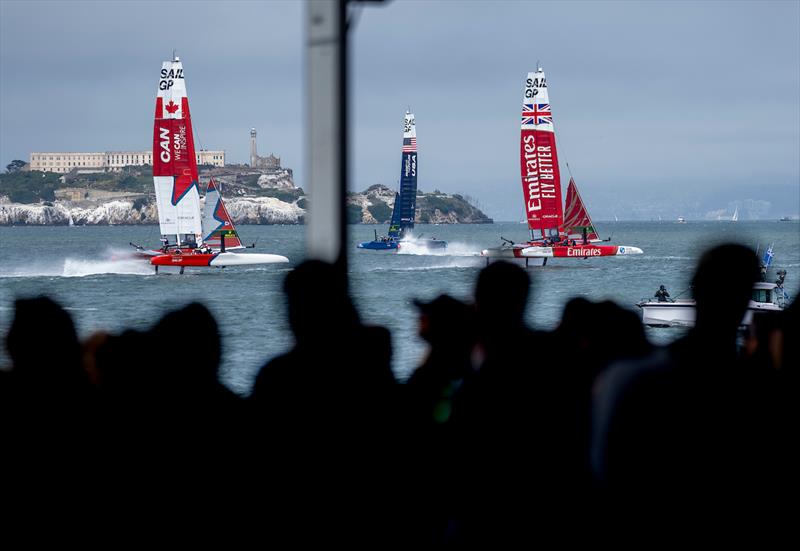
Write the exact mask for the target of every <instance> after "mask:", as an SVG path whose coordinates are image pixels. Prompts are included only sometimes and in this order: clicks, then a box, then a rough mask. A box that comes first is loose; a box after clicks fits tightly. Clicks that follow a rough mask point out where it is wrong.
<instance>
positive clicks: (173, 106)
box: [164, 100, 180, 114]
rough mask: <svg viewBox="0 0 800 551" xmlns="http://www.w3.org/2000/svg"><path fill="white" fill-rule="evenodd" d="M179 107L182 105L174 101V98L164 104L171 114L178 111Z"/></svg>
mask: <svg viewBox="0 0 800 551" xmlns="http://www.w3.org/2000/svg"><path fill="white" fill-rule="evenodd" d="M179 108H180V107H179V106H178V104H177V103H175V102H174V101H172V100H169V103H168V104H167V105H166V106H164V109H166V110H167V113H170V114H172V113H174V112H175V111H177V110H178V109H179Z"/></svg>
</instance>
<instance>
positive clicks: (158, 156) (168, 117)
mask: <svg viewBox="0 0 800 551" xmlns="http://www.w3.org/2000/svg"><path fill="white" fill-rule="evenodd" d="M199 182H200V179H199V177H198V172H197V159H196V156H195V150H194V139H193V137H192V121H191V116H190V114H189V100H188V98H187V96H186V84H185V80H184V74H183V64H182V63H181V61H180V59H179V58H177V57H175V58H174V59H173V60H172V61H165V62H164V63H163V65H162V67H161V73H160V77H159V82H158V95H157V97H156V112H155V124H154V127H153V183H154V185H155V191H156V206H157V208H158V223H159V227H160V230H161V243H162V247H161V249H160V250H157V251H147V250H145V249H144V248H142V247H137V249H138V250H139V252H140V253H141V254H144V255H147V256H148V257H149V259H150V264H152V265H153V266H155V267H156V271H158V267H159V266H178V267H180V268H181V272H182V271H183V268H184V267H186V266H242V265H248V264H273V263H276V262H288V261H289V259H288V258H286V257H285V256H281V255H276V254H253V253H246V254H243V253H237V252H234V251H236V250H238V249H244V248H245V247H243V246H242V244H241V241H240V240H239V236H238V234H237V232H236V228H234V226H233V221H232V220H231V218H230V216H229V215H228V211H227V209H226V208H225V204H224V203H223V202H222V197H221V195H220V193H219V190H218V188H217V186H216V184H215V183H214V181H213V180H211V181H210V182H209V184H208V190H207V191H206V199H205V213H204V214H201V212H200V190H199Z"/></svg>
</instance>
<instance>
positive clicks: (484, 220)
mask: <svg viewBox="0 0 800 551" xmlns="http://www.w3.org/2000/svg"><path fill="white" fill-rule="evenodd" d="M199 170H200V180H201V186H202V187H204V186H205V184H206V183H207V182H208V180H209V179H210V178H212V177H213V178H214V180H215V181H216V182H218V183H220V184H221V187H222V194H223V197H224V198H225V204H226V206H227V207H228V211H229V212H230V214H231V217H232V218H233V220H234V222H235V223H236V224H302V223H303V219H304V216H305V212H306V206H307V204H308V200H307V198H306V195H305V192H304V191H303V189H302V188H300V187H297V186H295V184H294V179H293V176H292V170H291V169H289V168H282V167H280V166H274V167H267V168H263V167H259V168H251V167H250V166H248V165H227V166H224V167H216V166H211V165H202V166H200V167H199ZM394 197H395V191H394V190H392V189H390V188H388V187H386V186H383V185H374V186H371V187H369V188H367V189H366V190H364V191H363V192H360V193H348V195H347V221H348V222H349V223H351V224H358V223H361V224H386V223H388V222H389V219H390V218H391V215H392V208H393V207H394ZM201 201H202V198H201ZM416 222H417V223H423V224H424V223H431V224H491V223H492V219H491V218H489V217H488V216H486V215H485V214H484V213H483V212H481V211H480V209H478V208H477V207H476V206H474V205H473V204H472V202H471V201H470V200H469V199H468V198H465V197H463V196H461V195H458V194H447V193H442V192H440V191H438V190H436V191H434V192H429V193H425V192H422V191H419V192H418V193H417V210H416ZM157 223H158V216H157V213H156V206H155V193H154V191H153V177H152V167H150V166H147V165H145V166H131V167H126V168H123V169H122V170H119V171H98V172H92V173H85V172H80V171H78V170H73V171H72V172H68V173H66V174H58V173H54V172H40V171H31V170H24V169H22V170H14V171H9V172H6V173H4V174H0V225H5V226H11V225H76V226H79V225H109V224H114V225H125V224H157Z"/></svg>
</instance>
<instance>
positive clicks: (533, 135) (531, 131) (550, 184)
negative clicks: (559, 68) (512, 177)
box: [520, 68, 564, 239]
mask: <svg viewBox="0 0 800 551" xmlns="http://www.w3.org/2000/svg"><path fill="white" fill-rule="evenodd" d="M521 128H522V131H521V134H520V172H521V176H522V192H523V194H524V196H525V212H526V216H527V219H528V228H529V229H530V231H531V239H541V238H543V237H548V236H554V237H558V235H559V234H560V233H561V231H562V230H563V226H564V214H563V211H562V208H561V176H560V173H559V169H558V154H557V153H556V136H555V131H554V129H553V112H552V109H551V107H550V99H549V97H548V94H547V81H546V79H545V76H544V71H543V70H542V69H541V68H539V69H538V70H537V71H536V72H535V73H528V78H527V79H526V80H525V95H524V96H523V99H522V126H521Z"/></svg>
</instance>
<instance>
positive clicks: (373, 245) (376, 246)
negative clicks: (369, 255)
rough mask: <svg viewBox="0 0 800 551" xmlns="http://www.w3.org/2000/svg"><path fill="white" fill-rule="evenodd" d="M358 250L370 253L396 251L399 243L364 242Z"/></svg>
mask: <svg viewBox="0 0 800 551" xmlns="http://www.w3.org/2000/svg"><path fill="white" fill-rule="evenodd" d="M358 248H359V249H368V250H370V251H395V250H397V241H364V242H363V243H359V244H358Z"/></svg>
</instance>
